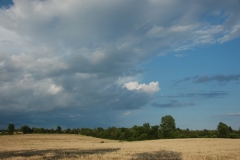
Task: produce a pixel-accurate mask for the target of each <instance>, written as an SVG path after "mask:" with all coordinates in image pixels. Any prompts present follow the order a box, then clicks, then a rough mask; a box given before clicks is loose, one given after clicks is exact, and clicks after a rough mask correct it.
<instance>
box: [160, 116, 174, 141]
mask: <svg viewBox="0 0 240 160" xmlns="http://www.w3.org/2000/svg"><path fill="white" fill-rule="evenodd" d="M175 130H176V124H175V120H174V118H173V117H172V116H170V115H166V116H164V117H162V119H161V124H160V131H161V136H162V137H163V138H174V134H175Z"/></svg>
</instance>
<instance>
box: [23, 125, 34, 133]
mask: <svg viewBox="0 0 240 160" xmlns="http://www.w3.org/2000/svg"><path fill="white" fill-rule="evenodd" d="M21 131H22V132H23V134H28V133H32V130H31V128H30V127H29V126H28V125H24V126H22V127H21Z"/></svg>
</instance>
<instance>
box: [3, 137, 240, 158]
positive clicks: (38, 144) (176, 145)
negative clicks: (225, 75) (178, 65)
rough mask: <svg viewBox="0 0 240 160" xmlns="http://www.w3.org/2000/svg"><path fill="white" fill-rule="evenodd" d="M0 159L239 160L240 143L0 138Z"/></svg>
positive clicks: (227, 141) (199, 140)
mask: <svg viewBox="0 0 240 160" xmlns="http://www.w3.org/2000/svg"><path fill="white" fill-rule="evenodd" d="M0 144H1V145H0V159H7V160H23V159H24V160H25V159H26V160H39V159H46V160H51V159H66V160H70V159H71V160H76V159H93V160H94V159H174V160H192V159H199V160H200V159H201V160H202V159H205V160H210V159H211V160H212V159H213V160H214V159H216V160H229V159H236V160H238V159H240V139H211V138H209V139H205V138H201V139H199V138H196V139H166V140H152V141H138V142H119V141H114V140H106V139H99V138H93V137H87V136H82V135H64V134H29V135H13V136H8V135H6V136H0Z"/></svg>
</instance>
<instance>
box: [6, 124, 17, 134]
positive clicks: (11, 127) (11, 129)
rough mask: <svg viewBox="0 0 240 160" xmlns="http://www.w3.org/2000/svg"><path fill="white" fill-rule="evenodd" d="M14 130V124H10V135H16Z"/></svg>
mask: <svg viewBox="0 0 240 160" xmlns="http://www.w3.org/2000/svg"><path fill="white" fill-rule="evenodd" d="M14 130H15V126H14V124H11V123H10V124H8V133H9V134H13V133H14Z"/></svg>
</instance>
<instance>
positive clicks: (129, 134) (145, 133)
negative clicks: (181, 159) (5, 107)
mask: <svg viewBox="0 0 240 160" xmlns="http://www.w3.org/2000/svg"><path fill="white" fill-rule="evenodd" d="M19 131H20V132H22V133H23V134H32V133H38V134H46V133H48V134H54V133H57V134H82V135H86V136H93V137H97V138H105V139H113V140H123V141H139V140H154V139H167V138H240V129H239V130H233V129H232V128H231V126H228V125H226V124H224V123H222V122H220V123H219V124H218V126H217V128H216V130H207V129H204V130H189V129H180V128H176V124H175V119H174V118H173V117H172V116H171V115H166V116H164V117H162V118H161V123H160V125H155V126H150V124H149V123H144V124H143V125H142V126H137V125H134V126H133V127H131V128H124V127H121V128H116V127H108V128H107V129H104V128H102V127H98V128H94V129H90V128H81V129H80V128H73V129H70V128H68V129H65V130H62V128H61V127H60V126H57V128H56V129H53V128H52V129H45V128H36V127H33V128H30V127H29V126H28V125H24V126H22V127H21V128H20V129H15V127H14V124H9V125H8V128H7V129H6V130H0V132H1V134H2V135H3V134H14V132H19Z"/></svg>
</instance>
